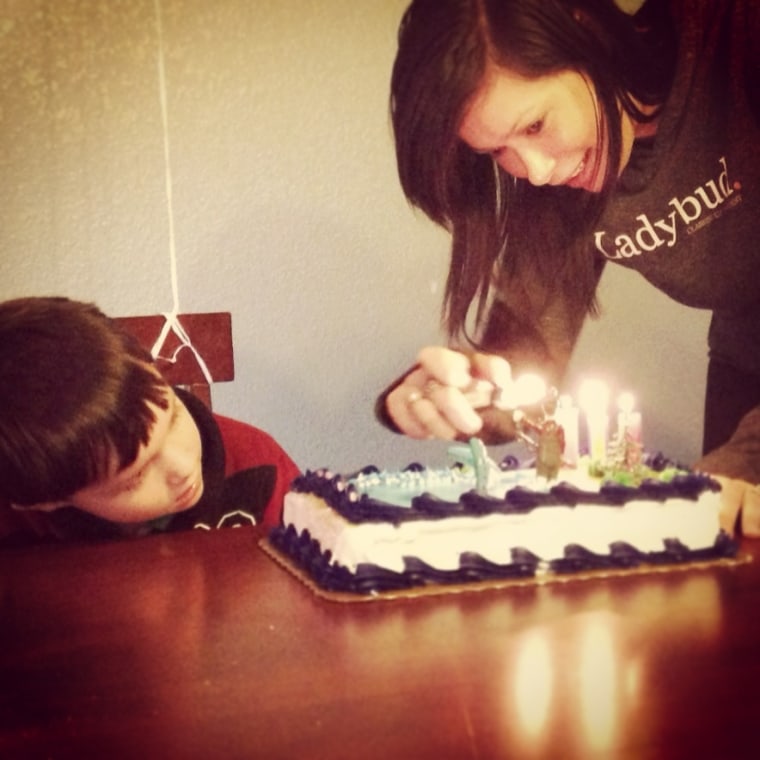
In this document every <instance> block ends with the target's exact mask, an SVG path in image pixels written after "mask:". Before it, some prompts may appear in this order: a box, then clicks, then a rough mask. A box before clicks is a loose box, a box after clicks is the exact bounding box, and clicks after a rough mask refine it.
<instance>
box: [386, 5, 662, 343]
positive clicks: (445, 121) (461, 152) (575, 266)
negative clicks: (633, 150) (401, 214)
mask: <svg viewBox="0 0 760 760" xmlns="http://www.w3.org/2000/svg"><path fill="white" fill-rule="evenodd" d="M649 5H650V6H651V5H658V8H659V10H661V11H662V13H661V14H660V15H661V16H662V17H663V19H665V18H667V15H666V12H665V6H666V3H665V0H649ZM398 41H399V45H398V53H397V56H396V60H395V64H394V67H393V75H392V81H391V116H392V121H393V129H394V136H395V141H396V156H397V162H398V172H399V178H400V180H401V185H402V188H403V190H404V193H405V194H406V196H407V198H408V199H409V201H410V202H411V203H412V204H413V205H415V206H417V207H418V208H420V209H422V210H423V211H424V212H425V213H426V214H427V215H428V216H429V217H430V218H431V219H432V220H433V221H435V222H436V223H438V224H440V225H442V226H443V227H445V228H446V229H448V230H449V231H450V232H451V235H452V256H451V265H450V269H449V275H448V280H447V285H446V296H445V301H444V323H445V326H446V328H447V330H448V332H449V334H450V335H451V336H452V337H458V336H464V337H466V338H468V339H469V340H470V341H471V342H475V341H474V339H473V338H472V336H471V335H469V331H468V326H467V321H468V316H469V315H470V314H471V307H472V306H473V304H474V305H475V307H476V308H475V327H476V328H479V327H482V326H483V322H484V319H485V317H486V311H487V302H488V298H489V292H490V288H491V286H492V283H493V282H494V279H493V278H494V275H495V273H496V272H497V271H498V274H499V276H500V277H501V276H507V277H508V276H510V275H514V274H515V273H516V272H518V271H519V272H527V271H530V272H531V278H532V282H534V283H536V282H537V283H538V284H539V285H540V286H541V287H542V290H543V294H544V295H545V296H549V295H550V294H551V292H553V291H554V292H556V290H557V289H562V290H563V292H565V293H567V294H568V295H569V296H570V297H571V298H572V299H573V300H574V302H575V307H576V308H577V310H579V311H580V312H586V311H592V312H593V311H594V310H595V300H594V291H595V288H596V283H597V279H598V265H597V262H596V261H595V259H594V257H593V256H592V255H590V253H589V251H588V250H587V249H586V248H585V246H584V245H583V239H584V234H585V233H586V232H588V231H589V229H590V228H591V226H592V225H593V224H594V222H595V221H596V220H597V219H598V217H599V214H600V213H601V211H602V209H603V207H604V204H605V203H606V201H607V199H608V197H609V193H610V191H611V188H612V185H613V184H614V181H615V179H616V177H617V175H618V173H619V168H620V151H621V117H620V107H622V108H623V109H624V110H625V111H626V112H627V113H628V114H629V115H631V117H632V118H633V119H634V120H636V121H639V122H644V121H647V120H648V119H651V118H652V117H651V116H650V117H647V116H645V114H644V113H642V111H641V110H640V108H639V106H637V104H636V103H637V102H638V103H640V104H642V105H645V106H658V105H661V104H662V103H663V102H664V100H665V98H666V96H667V92H668V90H669V87H670V81H671V75H672V63H673V60H674V57H673V53H674V51H673V49H672V46H670V47H667V48H666V49H667V51H668V55H661V54H659V53H657V51H656V50H655V49H654V48H655V47H656V46H654V45H653V44H652V42H651V39H650V36H649V35H647V34H645V33H644V32H643V30H641V29H639V28H637V25H636V24H635V23H634V22H633V20H632V18H631V17H630V16H628V15H626V14H625V13H623V12H622V11H620V10H619V9H618V8H617V7H616V6H615V4H614V2H613V0H414V1H413V2H412V3H411V5H410V6H409V8H408V9H407V11H406V13H405V15H404V17H403V20H402V22H401V26H400V29H399V40H398ZM655 53H657V54H655ZM490 65H496V66H498V67H502V68H506V69H509V70H510V71H513V72H515V73H517V74H519V75H521V76H524V77H528V78H536V77H540V76H545V75H547V74H553V73H557V72H559V71H564V70H573V71H577V72H579V73H581V74H583V75H585V76H586V77H587V78H588V80H589V81H590V82H591V83H592V84H593V87H594V90H595V95H596V99H597V102H598V106H599V109H600V113H598V114H597V120H598V142H599V144H600V145H601V144H602V142H604V141H606V144H607V146H608V156H609V160H608V161H607V168H606V173H605V178H604V183H603V190H602V192H601V193H588V192H584V191H579V190H573V189H571V188H566V187H548V186H544V187H534V186H532V185H530V184H529V183H528V182H527V181H524V180H516V179H514V178H512V177H511V176H509V175H508V174H507V173H506V172H504V171H502V170H501V169H500V168H499V167H498V166H497V164H496V163H495V161H494V160H493V158H492V157H491V156H488V155H479V154H476V153H475V152H474V151H472V150H470V148H469V147H468V146H467V145H466V144H464V143H463V142H462V141H461V140H460V139H459V137H458V134H457V133H458V130H459V126H460V123H461V121H462V118H463V116H464V113H465V110H466V108H467V106H468V104H469V102H470V100H471V98H472V96H473V94H474V93H475V91H476V90H477V88H478V86H479V85H480V83H481V82H482V80H483V76H484V73H485V71H486V68H487V66H490ZM558 252H562V253H561V256H560V257H558ZM526 316H527V318H528V320H529V315H522V317H526Z"/></svg>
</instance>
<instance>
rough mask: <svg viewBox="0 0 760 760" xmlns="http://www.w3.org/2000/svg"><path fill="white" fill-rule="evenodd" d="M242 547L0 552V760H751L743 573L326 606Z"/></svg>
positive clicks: (754, 606)
mask: <svg viewBox="0 0 760 760" xmlns="http://www.w3.org/2000/svg"><path fill="white" fill-rule="evenodd" d="M257 539H258V534H257V533H256V532H255V530H252V529H242V528H241V529H230V530H223V531H217V532H212V533H200V532H189V533H184V534H178V535H174V536H161V537H155V538H148V539H141V540H136V541H133V542H124V543H116V544H109V545H98V546H85V547H82V546H61V547H46V548H34V549H25V550H11V551H7V552H5V553H3V554H2V556H0V757H3V758H6V757H7V758H27V757H34V758H37V757H39V758H55V759H58V758H74V757H76V758H84V757H86V758H89V757H93V758H108V759H109V760H114V759H116V758H141V759H142V760H153V758H167V760H177V759H179V758H267V759H270V758H288V760H298V759H300V758H309V759H310V760H311V759H315V758H325V760H328V759H329V760H340V759H341V758H346V759H349V758H350V760H366V759H367V758H382V759H383V760H407V759H408V760H424V759H425V758H435V759H436V760H442V759H443V760H445V759H446V758H456V759H457V760H467V759H468V758H479V759H482V758H534V757H535V758H576V757H577V758H595V757H603V758H615V759H617V758H636V760H639V758H668V760H671V759H672V758H681V757H683V758H686V757H688V758H721V759H723V758H738V757H753V758H756V757H760V560H753V561H752V562H749V563H747V564H743V565H740V566H736V567H719V568H711V569H706V570H693V571H692V570H689V571H682V572H672V573H667V574H654V575H648V576H638V577H626V578H616V579H606V580H605V579H596V580H591V581H576V582H570V583H561V584H551V585H545V586H531V587H522V588H516V589H506V590H500V591H485V592H478V593H470V594H458V595H446V596H440V597H429V598H424V599H416V600H399V601H385V602H370V603H362V604H340V603H336V602H330V601H325V600H322V599H319V598H317V597H316V596H315V595H314V594H313V593H312V592H311V591H309V590H308V589H307V588H306V587H305V586H303V585H302V584H300V583H299V582H298V581H297V580H295V579H294V578H293V577H291V576H290V575H289V574H288V573H287V572H286V571H285V570H283V569H282V568H280V567H279V566H278V565H276V564H275V563H274V562H273V561H272V560H271V559H270V558H269V557H268V556H266V555H265V554H264V553H263V552H262V551H261V550H260V549H259V548H258V546H257ZM758 548H760V543H757V542H746V543H745V545H744V546H743V550H744V551H745V552H750V553H752V551H753V550H757V549H758Z"/></svg>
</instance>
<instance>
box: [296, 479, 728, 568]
mask: <svg viewBox="0 0 760 760" xmlns="http://www.w3.org/2000/svg"><path fill="white" fill-rule="evenodd" d="M386 475H387V474H385V473H384V474H382V475H378V474H375V475H368V476H360V477H359V478H357V479H356V480H355V481H352V482H353V485H354V486H355V487H356V488H357V490H358V491H359V492H361V493H368V494H370V495H371V496H372V498H373V499H382V498H383V496H385V497H386V498H385V499H384V500H387V501H388V502H389V503H395V504H404V505H406V506H409V505H410V503H411V498H412V497H413V496H414V495H417V494H420V493H422V492H430V493H433V494H435V495H436V496H439V497H440V498H444V499H446V500H447V501H457V500H458V498H459V496H460V495H461V494H462V493H464V492H465V491H468V490H471V489H472V487H473V482H472V477H471V476H468V474H467V472H466V471H464V472H461V471H457V470H429V471H425V472H423V473H409V472H403V473H398V474H394V476H393V478H392V480H393V482H392V483H389V481H388V478H387V477H386ZM560 479H561V480H567V481H570V480H573V481H575V484H576V485H578V486H579V487H582V488H583V489H584V490H588V491H590V490H594V489H598V485H597V484H596V482H595V481H591V480H590V479H589V478H588V477H587V476H581V475H579V474H578V473H577V472H572V473H571V472H567V473H563V474H562V476H561V478H560ZM499 480H500V482H498V483H495V484H493V486H492V487H490V488H489V491H490V492H491V493H493V494H494V495H498V496H500V497H503V496H504V494H505V492H506V491H507V490H508V489H509V488H512V487H514V486H515V484H517V483H519V484H520V485H523V486H527V485H528V484H529V483H532V485H533V487H535V488H536V489H537V490H543V488H545V486H542V484H540V483H536V481H535V476H534V474H533V471H518V472H515V471H513V472H508V473H505V474H504V476H503V478H500V479H499ZM719 502H720V494H719V493H717V492H715V491H712V490H705V491H704V492H703V493H702V494H701V495H700V496H699V498H698V500H697V501H691V500H688V499H684V498H672V499H668V500H666V501H664V502H657V501H647V500H643V499H642V500H635V501H630V502H628V503H627V504H626V505H625V506H621V507H610V506H598V505H594V504H579V505H577V506H575V507H567V508H565V507H539V508H536V509H533V510H532V511H530V512H527V513H523V514H500V513H494V514H488V515H482V516H481V515H467V516H454V517H445V518H436V519H420V520H417V519H414V520H409V521H403V522H401V523H399V524H398V525H394V524H391V523H387V522H378V523H363V524H353V523H351V522H349V521H348V520H346V519H345V518H344V517H342V516H341V515H340V514H338V513H337V512H336V511H335V510H333V509H332V508H331V507H330V506H329V505H328V504H326V503H325V502H324V501H323V500H322V499H321V498H319V497H317V496H315V495H313V494H310V493H297V492H290V493H288V494H287V495H286V497H285V507H284V524H285V525H286V526H288V525H292V526H293V527H294V528H295V529H296V530H297V531H298V532H299V533H301V532H302V531H305V530H308V531H309V533H310V535H311V537H312V538H313V539H316V540H317V541H318V542H319V544H320V546H321V548H322V551H328V550H329V551H330V552H331V553H332V559H331V562H332V563H333V564H335V563H337V564H340V565H343V566H345V567H347V568H348V569H349V570H350V571H352V572H354V571H355V570H356V567H357V565H358V564H360V563H371V564H373V565H377V566H379V567H383V568H387V569H389V570H393V571H396V572H401V571H403V570H404V557H417V558H419V559H420V560H422V561H423V562H425V563H426V564H428V565H431V566H432V567H434V568H436V569H440V570H455V569H457V568H459V564H460V555H461V553H462V552H474V553H476V554H479V555H481V556H482V557H484V558H485V559H487V560H489V561H491V562H494V563H497V564H510V563H511V562H512V554H511V552H512V549H513V548H515V547H517V548H522V549H527V550H528V551H530V552H532V553H533V554H535V555H536V556H537V557H539V558H540V559H542V560H544V561H546V562H550V561H552V560H554V559H560V558H562V557H563V556H564V550H565V547H566V546H567V545H568V544H579V545H580V546H583V547H584V548H586V549H588V550H589V551H592V552H594V553H595V554H601V555H605V554H609V553H610V544H612V543H614V542H617V541H624V542H626V543H628V544H630V545H632V546H633V547H635V548H636V549H638V550H640V551H642V552H654V551H662V550H663V548H664V541H665V539H677V540H678V541H680V542H681V543H682V544H684V545H685V546H686V547H688V548H689V549H692V550H695V549H704V548H709V547H712V546H713V545H714V543H715V539H716V537H717V536H718V534H719V531H720V526H719V522H718V510H719Z"/></svg>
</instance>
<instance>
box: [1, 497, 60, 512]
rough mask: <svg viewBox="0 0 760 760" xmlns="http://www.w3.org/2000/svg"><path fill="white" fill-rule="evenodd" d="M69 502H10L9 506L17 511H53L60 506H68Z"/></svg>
mask: <svg viewBox="0 0 760 760" xmlns="http://www.w3.org/2000/svg"><path fill="white" fill-rule="evenodd" d="M70 504H71V502H69V501H66V500H63V501H43V502H40V503H39V504H29V505H27V506H20V505H18V504H11V507H12V508H13V509H15V510H18V511H19V512H26V511H30V512H55V510H56V509H60V508H61V507H66V506H70Z"/></svg>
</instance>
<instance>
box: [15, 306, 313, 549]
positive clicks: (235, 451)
mask: <svg viewBox="0 0 760 760" xmlns="http://www.w3.org/2000/svg"><path fill="white" fill-rule="evenodd" d="M298 474H299V470H298V467H297V466H296V465H295V464H294V463H293V461H292V460H291V458H290V457H289V456H288V455H287V453H285V451H283V449H282V448H281V447H280V446H279V445H278V444H277V443H276V442H275V441H274V439H272V438H271V437H270V436H269V435H267V434H266V433H265V432H263V431H261V430H258V429H257V428H254V427H252V426H250V425H246V424H244V423H242V422H238V421H236V420H232V419H229V418H226V417H222V416H219V415H215V414H212V413H211V412H210V411H209V410H208V409H207V408H206V406H205V405H204V404H203V403H202V402H201V401H199V400H198V399H196V398H195V397H194V396H192V395H191V394H189V393H186V392H184V391H182V390H181V389H179V388H177V389H174V388H171V387H170V386H169V385H167V383H166V382H165V381H164V380H163V378H162V377H161V375H160V374H159V372H158V371H157V370H156V369H155V367H154V366H153V364H152V360H151V357H150V355H149V354H148V352H147V351H145V349H144V348H142V347H141V346H140V345H139V344H138V342H137V341H136V340H135V339H134V338H133V337H132V336H131V335H129V334H127V333H125V332H124V331H123V330H121V329H120V328H119V327H118V326H117V325H116V324H115V323H114V322H112V321H111V320H110V319H109V318H108V317H106V316H105V315H104V314H103V313H102V312H101V311H100V310H98V309H97V307H95V306H94V305H92V304H85V303H81V302H77V301H71V300H69V299H66V298H21V299H16V300H12V301H7V302H5V303H0V545H11V544H18V543H26V542H30V541H36V540H45V539H59V540H77V539H80V540H81V539H109V538H119V537H122V536H129V535H146V534H149V533H153V532H159V531H177V530H185V529H189V528H205V529H211V528H218V527H227V526H233V525H250V524H264V525H273V524H276V523H277V522H278V521H279V518H280V514H281V510H282V502H283V498H284V495H285V492H286V491H287V488H288V486H289V484H290V481H291V480H292V479H293V478H294V477H295V476H296V475H298Z"/></svg>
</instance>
